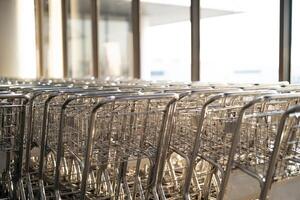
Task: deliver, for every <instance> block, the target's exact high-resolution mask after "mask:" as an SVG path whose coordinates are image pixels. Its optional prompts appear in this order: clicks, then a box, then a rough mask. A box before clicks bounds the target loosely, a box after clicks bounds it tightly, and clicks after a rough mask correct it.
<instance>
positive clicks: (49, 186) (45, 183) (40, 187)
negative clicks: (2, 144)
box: [26, 88, 91, 199]
mask: <svg viewBox="0 0 300 200" xmlns="http://www.w3.org/2000/svg"><path fill="white" fill-rule="evenodd" d="M85 92H91V91H88V90H85V89H82V88H56V89H55V88H53V90H52V91H50V92H49V93H46V94H44V96H40V98H43V99H42V100H41V99H40V100H41V101H39V99H36V100H37V104H36V106H35V108H34V110H35V114H34V115H33V116H32V117H33V124H32V125H33V126H34V129H33V130H34V131H33V132H32V135H31V136H30V137H31V139H32V141H31V144H30V145H28V147H30V151H29V152H30V153H29V155H28V156H27V159H28V158H29V157H30V161H34V162H32V164H33V165H31V166H30V167H31V174H33V175H34V179H35V181H33V182H32V181H31V183H33V184H35V186H36V187H37V188H35V189H34V186H32V185H31V183H29V184H28V186H29V189H28V196H29V197H30V198H34V197H38V198H39V199H46V198H50V199H51V198H54V190H53V184H54V170H55V167H56V155H57V153H56V150H57V141H58V130H59V123H60V109H61V106H62V105H63V103H64V102H65V100H66V99H68V98H69V97H71V96H75V95H78V94H80V93H85ZM34 144H36V145H37V149H36V150H35V153H33V152H32V150H33V148H32V147H34ZM32 153H33V154H32ZM27 167H29V166H28V165H27ZM26 170H28V168H26ZM27 172H28V171H27ZM28 177H29V176H28ZM36 180H37V181H38V183H36ZM34 190H35V191H34Z"/></svg>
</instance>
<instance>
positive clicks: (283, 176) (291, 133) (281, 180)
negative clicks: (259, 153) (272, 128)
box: [260, 104, 300, 199]
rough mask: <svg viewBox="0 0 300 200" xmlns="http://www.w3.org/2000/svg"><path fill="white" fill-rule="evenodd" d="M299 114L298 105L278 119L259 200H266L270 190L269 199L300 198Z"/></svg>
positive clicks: (299, 108) (299, 107)
mask: <svg viewBox="0 0 300 200" xmlns="http://www.w3.org/2000/svg"><path fill="white" fill-rule="evenodd" d="M299 114H300V106H299V104H298V105H297V106H293V107H291V108H290V109H288V110H287V111H286V112H285V113H284V114H283V115H282V117H281V119H280V122H279V125H278V128H277V134H276V139H275V143H274V149H273V152H272V156H271V158H270V163H269V168H268V171H267V175H266V179H265V183H264V186H263V190H262V191H261V194H260V199H266V198H267V195H268V193H269V191H270V190H271V192H270V193H271V194H269V195H270V196H269V197H270V199H275V197H277V199H280V198H281V199H284V198H287V197H288V198H290V199H292V198H294V199H297V198H299V196H300V194H299V188H298V186H299V177H300V161H299V154H300V147H299V142H300V141H299V139H300V132H299V130H300V129H299V127H300V126H299V122H300V121H299ZM271 186H272V187H271ZM274 191H276V192H274Z"/></svg>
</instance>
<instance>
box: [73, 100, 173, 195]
mask: <svg viewBox="0 0 300 200" xmlns="http://www.w3.org/2000/svg"><path fill="white" fill-rule="evenodd" d="M176 100H177V97H176V95H174V94H153V95H141V96H123V97H112V98H109V99H107V100H105V101H102V102H100V103H98V104H97V105H96V106H95V107H94V108H93V110H92V112H91V114H90V116H89V119H88V123H89V127H88V132H86V135H85V136H84V137H83V138H84V140H83V141H82V143H81V145H80V147H81V149H79V151H78V153H81V155H82V156H81V157H83V159H82V158H81V160H82V161H83V163H84V165H83V168H82V175H81V176H82V177H81V185H80V190H81V191H80V194H79V195H80V198H81V199H86V198H88V199H149V198H151V199H157V200H158V199H159V198H158V195H157V188H156V185H157V176H158V168H159V166H160V163H161V153H162V151H163V148H164V147H165V146H166V144H165V141H166V137H167V135H168V134H169V131H170V123H171V122H172V115H173V112H174V109H175V106H176Z"/></svg>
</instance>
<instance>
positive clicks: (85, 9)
mask: <svg viewBox="0 0 300 200" xmlns="http://www.w3.org/2000/svg"><path fill="white" fill-rule="evenodd" d="M162 1H163V0H162ZM71 2H72V3H75V2H77V3H79V5H78V8H79V12H80V13H82V14H83V15H90V4H89V3H87V2H89V1H86V0H72V1H71ZM99 7H100V13H101V16H104V17H105V16H107V17H122V18H123V17H124V18H125V19H130V10H131V1H130V0H100V5H99ZM189 10H190V8H189V7H188V6H185V5H170V4H169V5H167V4H159V3H151V1H146V2H143V1H141V14H142V15H143V16H145V17H147V21H148V24H149V25H150V26H151V25H159V24H167V23H174V22H179V21H187V20H189V16H190V15H189ZM236 13H237V12H232V11H227V10H217V9H211V8H201V18H202V19H203V18H209V17H218V16H223V15H230V14H236Z"/></svg>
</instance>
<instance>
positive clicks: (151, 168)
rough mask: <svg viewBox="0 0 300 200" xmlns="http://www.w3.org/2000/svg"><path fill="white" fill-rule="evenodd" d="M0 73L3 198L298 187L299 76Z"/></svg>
mask: <svg viewBox="0 0 300 200" xmlns="http://www.w3.org/2000/svg"><path fill="white" fill-rule="evenodd" d="M0 83H1V85H0V163H1V164H0V167H1V173H2V175H1V183H0V185H1V186H0V190H1V191H0V199H1V198H2V199H20V200H27V199H29V200H34V199H41V200H46V199H47V200H48V199H56V200H60V199H82V200H84V199H90V200H92V199H101V200H104V199H105V200H106V199H107V200H108V199H109V200H119V199H120V200H150V199H151V200H177V199H178V200H181V199H185V200H190V199H193V200H194V199H218V200H221V199H226V200H234V199H237V200H248V199H249V200H250V199H299V198H300V190H299V189H298V188H299V187H298V186H299V185H300V176H299V174H300V171H299V169H300V157H299V155H300V154H299V153H300V147H299V145H300V144H299V139H300V131H299V130H300V124H299V120H300V118H299V116H300V103H299V100H300V85H291V84H288V83H286V82H279V83H272V84H214V83H198V82H195V83H177V82H148V81H141V80H130V81H127V80H108V81H100V80H89V81H87V80H41V81H22V80H8V79H3V80H1V81H0Z"/></svg>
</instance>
